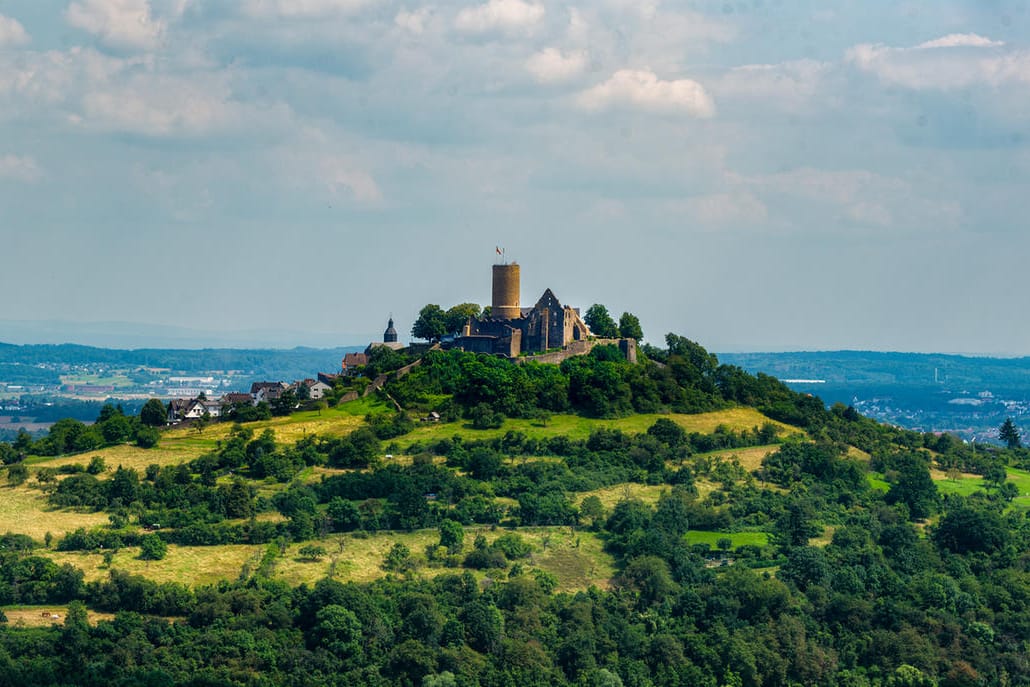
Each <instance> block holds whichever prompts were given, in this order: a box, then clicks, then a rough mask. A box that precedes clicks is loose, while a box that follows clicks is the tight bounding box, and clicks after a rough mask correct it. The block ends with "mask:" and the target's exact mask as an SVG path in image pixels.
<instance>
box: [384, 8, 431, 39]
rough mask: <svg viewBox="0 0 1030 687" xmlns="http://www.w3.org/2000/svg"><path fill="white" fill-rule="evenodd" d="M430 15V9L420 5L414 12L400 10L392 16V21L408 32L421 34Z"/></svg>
mask: <svg viewBox="0 0 1030 687" xmlns="http://www.w3.org/2000/svg"><path fill="white" fill-rule="evenodd" d="M431 16H432V10H430V9H429V8H428V7H420V8H419V9H417V10H415V11H414V12H409V11H407V10H401V11H400V12H398V13H397V16H395V17H394V18H393V23H394V24H396V25H397V26H399V27H400V28H402V29H404V30H405V31H408V32H410V33H414V34H421V33H422V32H423V31H425V30H426V23H427V22H428V21H429V19H430V18H431Z"/></svg>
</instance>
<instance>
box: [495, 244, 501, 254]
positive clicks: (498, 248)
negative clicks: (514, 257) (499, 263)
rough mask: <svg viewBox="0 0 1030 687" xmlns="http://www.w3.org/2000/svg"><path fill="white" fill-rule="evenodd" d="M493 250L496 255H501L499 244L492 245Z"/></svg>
mask: <svg viewBox="0 0 1030 687" xmlns="http://www.w3.org/2000/svg"><path fill="white" fill-rule="evenodd" d="M494 250H496V251H497V254H498V255H503V253H501V248H500V246H494Z"/></svg>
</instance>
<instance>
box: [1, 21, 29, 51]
mask: <svg viewBox="0 0 1030 687" xmlns="http://www.w3.org/2000/svg"><path fill="white" fill-rule="evenodd" d="M28 42H29V34H28V33H26V31H25V27H23V26H22V25H21V24H19V23H18V20H17V19H12V18H11V17H5V16H4V15H2V14H0V48H6V47H15V46H19V45H25V44H26V43H28Z"/></svg>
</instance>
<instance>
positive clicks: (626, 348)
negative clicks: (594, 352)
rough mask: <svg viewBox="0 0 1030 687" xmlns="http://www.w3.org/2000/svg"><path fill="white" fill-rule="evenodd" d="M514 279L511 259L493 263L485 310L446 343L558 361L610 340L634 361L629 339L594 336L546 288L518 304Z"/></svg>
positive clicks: (515, 268) (575, 312)
mask: <svg viewBox="0 0 1030 687" xmlns="http://www.w3.org/2000/svg"><path fill="white" fill-rule="evenodd" d="M520 279H521V274H520V270H519V265H518V264H517V263H503V264H495V265H494V266H493V292H492V296H491V302H490V312H489V314H488V315H487V316H484V317H478V318H476V317H470V318H469V320H468V322H466V323H465V327H464V328H463V330H462V332H461V334H460V335H459V336H457V337H455V338H454V339H453V341H451V342H449V343H450V345H451V346H452V347H456V348H461V349H463V350H466V351H471V352H475V353H488V354H491V355H500V356H504V357H506V358H513V359H518V358H519V357H520V356H526V355H534V356H535V355H539V354H549V355H548V357H553V358H558V359H561V358H566V357H569V356H570V355H582V354H583V353H587V352H589V351H590V349H591V348H593V347H594V346H595V345H596V344H598V343H612V344H617V345H618V346H619V348H620V349H621V350H622V351H623V354H624V355H625V356H626V359H627V360H630V361H631V362H636V342H635V341H633V340H632V339H595V338H594V337H593V336H592V335H591V333H590V328H589V327H587V325H586V323H584V322H583V320H582V318H581V317H580V315H579V309H578V308H573V307H570V306H568V305H562V304H561V302H560V301H559V300H558V298H557V296H555V295H554V292H552V291H551V289H546V290H545V291H544V293H543V295H542V296H540V298H539V299H538V300H537V302H536V305H534V306H533V307H532V308H523V307H521V305H520V299H519V294H520V288H521V285H520ZM549 362H551V361H549Z"/></svg>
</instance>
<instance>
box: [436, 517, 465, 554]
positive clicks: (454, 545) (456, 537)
mask: <svg viewBox="0 0 1030 687" xmlns="http://www.w3.org/2000/svg"><path fill="white" fill-rule="evenodd" d="M464 542H465V529H464V528H463V527H462V526H461V524H460V523H458V522H455V521H454V520H444V521H443V522H442V523H440V546H443V547H446V549H447V553H452V554H454V553H461V547H462V545H463V543H464Z"/></svg>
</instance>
